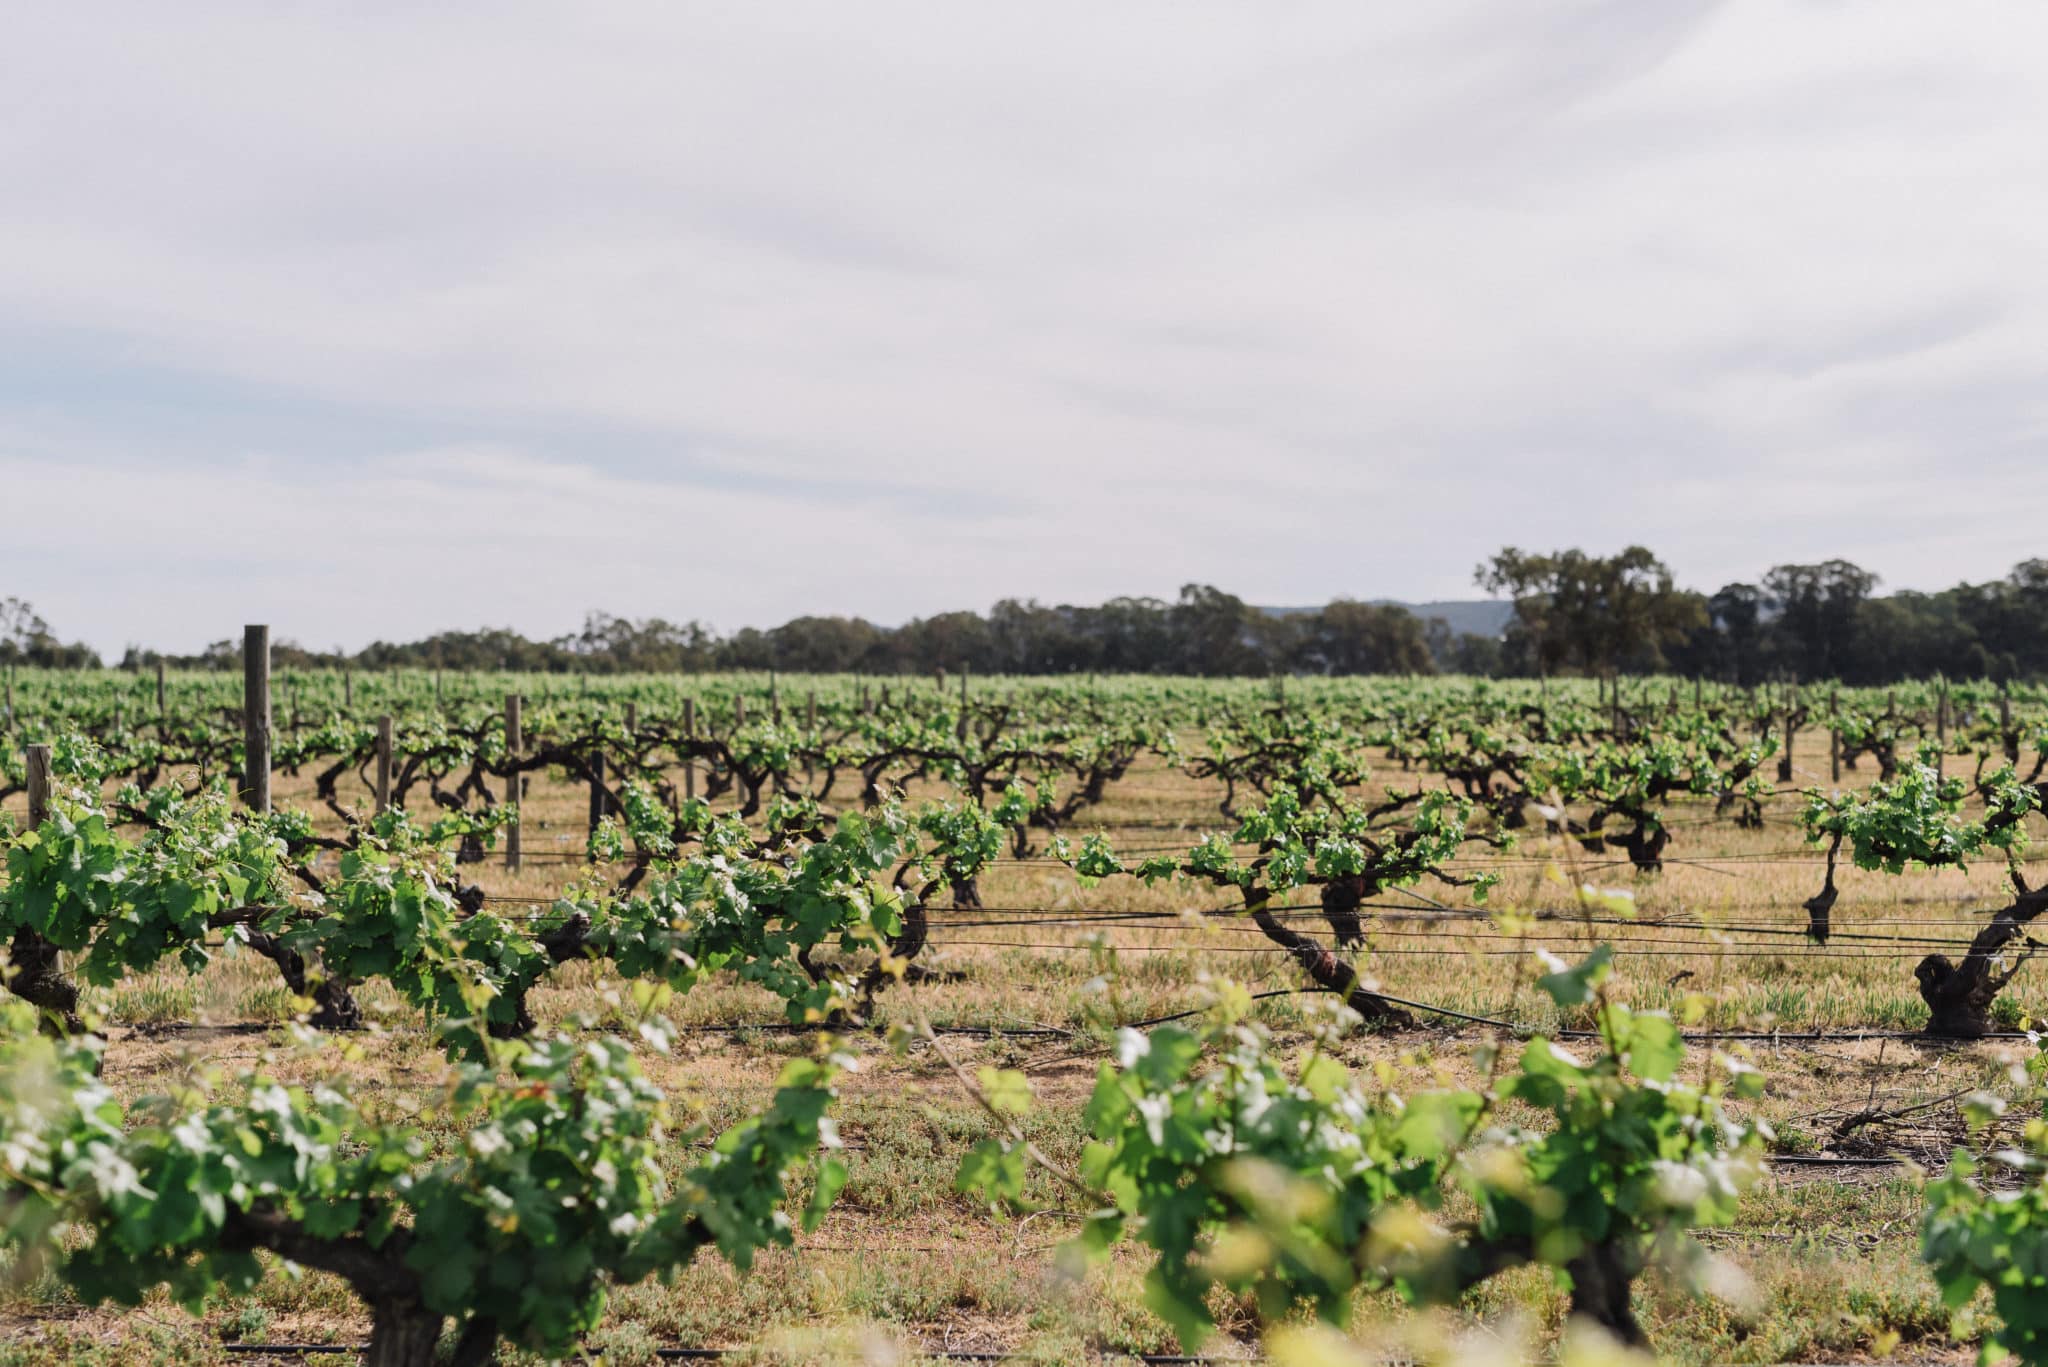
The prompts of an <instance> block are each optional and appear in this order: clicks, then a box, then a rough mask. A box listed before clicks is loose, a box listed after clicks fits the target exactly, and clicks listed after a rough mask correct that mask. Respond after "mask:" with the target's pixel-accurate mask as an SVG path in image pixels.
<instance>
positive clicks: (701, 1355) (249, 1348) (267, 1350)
mask: <svg viewBox="0 0 2048 1367" xmlns="http://www.w3.org/2000/svg"><path fill="white" fill-rule="evenodd" d="M220 1349H221V1351H222V1352H224V1353H239V1354H243V1355H245V1356H248V1357H314V1356H339V1355H342V1354H350V1353H353V1354H356V1355H361V1354H362V1353H364V1352H366V1351H368V1349H369V1345H368V1344H365V1343H224V1344H222V1345H220ZM754 1351H755V1350H754V1349H752V1348H656V1349H654V1350H653V1352H654V1357H655V1358H656V1360H658V1361H661V1362H717V1361H720V1360H722V1359H724V1358H728V1357H737V1356H740V1355H742V1354H746V1353H752V1352H754ZM912 1355H913V1356H915V1357H920V1358H928V1359H937V1360H938V1361H940V1362H1015V1361H1020V1360H1022V1359H1025V1358H1029V1357H1030V1356H1031V1355H1030V1354H1029V1353H1008V1352H996V1351H975V1350H971V1349H962V1348H919V1349H913V1350H912ZM852 1356H853V1355H852V1354H849V1355H848V1357H849V1360H851V1358H852ZM1108 1356H1109V1357H1110V1358H1111V1359H1113V1360H1119V1361H1124V1362H1139V1363H1143V1364H1145V1367H1196V1364H1207V1363H1224V1362H1229V1363H1245V1362H1263V1361H1265V1359H1264V1358H1214V1357H1194V1356H1189V1355H1185V1354H1181V1353H1112V1354H1109V1355H1108Z"/></svg>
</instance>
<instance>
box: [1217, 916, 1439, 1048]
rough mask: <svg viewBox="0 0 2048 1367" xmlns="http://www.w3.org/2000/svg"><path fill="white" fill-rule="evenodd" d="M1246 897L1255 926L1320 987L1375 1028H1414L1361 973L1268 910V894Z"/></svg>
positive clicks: (1410, 1017) (1409, 1016) (1413, 1020)
mask: <svg viewBox="0 0 2048 1367" xmlns="http://www.w3.org/2000/svg"><path fill="white" fill-rule="evenodd" d="M1244 898H1245V905H1246V907H1247V908H1248V909H1249V910H1250V912H1251V915H1252V924H1253V925H1256V926H1257V927H1258V928H1259V929H1260V930H1261V931H1262V932H1264V934H1265V936H1266V938H1267V939H1269V940H1271V941H1272V942H1273V943H1274V944H1276V945H1278V946H1280V948H1282V949H1284V950H1286V951H1287V956H1288V957H1289V958H1291V959H1293V960H1294V962H1295V963H1296V964H1297V965H1299V966H1300V968H1301V970H1302V972H1304V973H1306V974H1308V976H1309V978H1310V980H1311V981H1313V982H1314V983H1315V985H1316V986H1318V987H1321V988H1326V989H1327V990H1329V991H1331V992H1335V993H1336V994H1337V995H1338V996H1340V997H1342V998H1343V999H1344V1004H1345V1005H1346V1006H1348V1007H1350V1008H1351V1009H1352V1010H1353V1011H1356V1012H1357V1013H1358V1014H1359V1015H1361V1016H1363V1017H1365V1019H1366V1020H1367V1021H1369V1022H1371V1023H1373V1024H1375V1025H1384V1026H1389V1027H1393V1028H1396V1029H1403V1030H1405V1029H1409V1028H1412V1027H1413V1026H1414V1024H1415V1018H1414V1017H1413V1016H1411V1015H1409V1014H1408V1013H1407V1012H1406V1011H1403V1010H1402V1009H1401V1008H1400V1007H1398V1006H1395V1005H1394V1004H1393V1003H1392V1002H1390V1001H1388V1000H1387V999H1386V998H1384V997H1381V996H1377V995H1375V994H1374V993H1372V992H1369V991H1367V990H1366V988H1365V986H1364V984H1362V983H1361V982H1359V980H1358V970H1356V969H1354V968H1353V967H1352V966H1351V965H1350V964H1348V963H1346V962H1344V961H1343V960H1342V959H1340V958H1338V957H1337V956H1336V955H1335V954H1332V953H1331V952H1330V951H1329V950H1327V949H1325V948H1323V947H1322V946H1321V945H1319V944H1317V943H1316V942H1315V941H1314V940H1311V939H1310V938H1309V937H1308V936H1306V935H1302V934H1299V933H1297V932H1295V931H1293V930H1290V929H1288V928H1287V926H1285V925H1284V924H1282V923H1281V921H1280V918H1279V917H1277V916H1275V915H1274V914H1273V913H1272V912H1271V911H1269V910H1267V902H1268V901H1269V900H1270V898H1269V896H1268V895H1267V894H1265V893H1257V894H1254V893H1253V892H1252V891H1251V890H1250V889H1246V890H1245V894H1244Z"/></svg>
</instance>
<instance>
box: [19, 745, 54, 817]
mask: <svg viewBox="0 0 2048 1367" xmlns="http://www.w3.org/2000/svg"><path fill="white" fill-rule="evenodd" d="M22 753H23V756H24V758H25V759H26V761H27V764H26V766H25V767H26V769H27V771H28V774H27V779H26V782H27V784H28V824H29V829H30V830H34V829H35V828H36V827H38V826H40V825H42V824H43V823H44V822H45V821H48V820H49V819H50V747H49V746H47V745H31V746H27V747H26V748H25V749H24V750H23V752H22Z"/></svg>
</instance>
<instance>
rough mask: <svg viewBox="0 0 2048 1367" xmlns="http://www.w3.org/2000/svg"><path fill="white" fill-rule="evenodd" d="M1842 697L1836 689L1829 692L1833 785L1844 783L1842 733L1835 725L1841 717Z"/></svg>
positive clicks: (1830, 764) (1830, 766)
mask: <svg viewBox="0 0 2048 1367" xmlns="http://www.w3.org/2000/svg"><path fill="white" fill-rule="evenodd" d="M1840 697H1841V694H1840V693H1839V692H1837V691H1836V690H1835V689H1832V688H1830V689H1829V690H1828V781H1829V782H1831V783H1840V782H1841V781H1842V733H1841V731H1840V730H1839V729H1838V728H1837V726H1836V724H1835V718H1836V717H1838V716H1840V715H1841V713H1840V711H1839V710H1838V700H1839V699H1840Z"/></svg>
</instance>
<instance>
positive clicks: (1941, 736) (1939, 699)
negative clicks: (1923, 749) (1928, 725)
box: [1934, 680, 1948, 776]
mask: <svg viewBox="0 0 2048 1367" xmlns="http://www.w3.org/2000/svg"><path fill="white" fill-rule="evenodd" d="M1934 748H1935V756H1934V772H1935V773H1936V774H1937V775H1942V776H1945V775H1946V774H1947V773H1948V683H1947V681H1946V680H1944V681H1943V683H1942V685H1941V691H1940V692H1938V693H1936V694H1935V695H1934Z"/></svg>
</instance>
